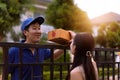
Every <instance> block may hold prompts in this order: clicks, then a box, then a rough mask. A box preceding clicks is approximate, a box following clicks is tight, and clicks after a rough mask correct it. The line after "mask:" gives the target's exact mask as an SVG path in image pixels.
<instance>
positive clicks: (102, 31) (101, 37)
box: [96, 24, 107, 47]
mask: <svg viewBox="0 0 120 80" xmlns="http://www.w3.org/2000/svg"><path fill="white" fill-rule="evenodd" d="M106 28H107V27H106V25H105V24H102V25H101V26H100V28H99V29H98V35H97V37H96V42H97V44H99V45H100V47H106V44H107V42H106Z"/></svg>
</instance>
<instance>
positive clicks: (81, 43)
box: [66, 32, 98, 80]
mask: <svg viewBox="0 0 120 80" xmlns="http://www.w3.org/2000/svg"><path fill="white" fill-rule="evenodd" d="M70 33H71V32H70ZM71 34H73V33H71ZM94 44H95V43H94V38H93V36H92V35H91V34H89V33H77V34H76V35H75V36H74V38H73V40H72V42H71V44H70V50H71V53H72V54H73V55H74V58H73V64H72V67H71V69H70V73H69V74H68V76H67V78H66V80H98V72H97V67H96V63H95V61H94V60H93V57H92V51H93V49H94Z"/></svg>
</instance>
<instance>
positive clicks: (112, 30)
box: [106, 22, 120, 48]
mask: <svg viewBox="0 0 120 80" xmlns="http://www.w3.org/2000/svg"><path fill="white" fill-rule="evenodd" d="M106 39H107V45H108V46H109V47H112V48H113V47H116V46H118V45H119V46H120V25H119V24H118V23H116V22H113V23H111V24H110V26H109V27H108V30H107V34H106Z"/></svg>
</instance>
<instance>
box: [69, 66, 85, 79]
mask: <svg viewBox="0 0 120 80" xmlns="http://www.w3.org/2000/svg"><path fill="white" fill-rule="evenodd" d="M70 76H71V77H70V80H83V79H82V72H81V71H80V66H78V67H75V68H74V69H73V70H72V71H71V72H70Z"/></svg>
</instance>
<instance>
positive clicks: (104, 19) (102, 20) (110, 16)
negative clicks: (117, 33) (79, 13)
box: [91, 12, 120, 36]
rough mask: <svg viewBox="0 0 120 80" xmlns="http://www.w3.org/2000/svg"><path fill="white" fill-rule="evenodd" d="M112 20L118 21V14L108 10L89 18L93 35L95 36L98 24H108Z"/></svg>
mask: <svg viewBox="0 0 120 80" xmlns="http://www.w3.org/2000/svg"><path fill="white" fill-rule="evenodd" d="M112 22H118V23H120V14H117V13H114V12H109V13H106V14H103V15H101V16H98V17H95V18H93V19H91V23H92V25H93V32H94V33H93V35H94V36H97V30H98V29H99V26H100V25H102V24H107V25H108V26H109V24H110V23H112Z"/></svg>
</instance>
